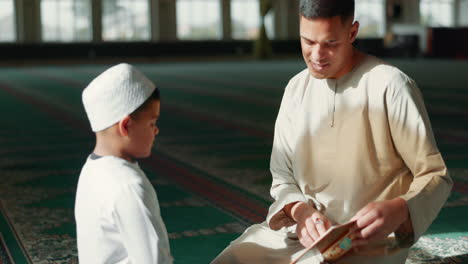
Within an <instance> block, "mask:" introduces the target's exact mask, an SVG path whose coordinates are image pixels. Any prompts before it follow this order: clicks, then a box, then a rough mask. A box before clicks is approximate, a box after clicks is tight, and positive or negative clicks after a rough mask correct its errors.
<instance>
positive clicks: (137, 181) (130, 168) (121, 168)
mask: <svg viewBox="0 0 468 264" xmlns="http://www.w3.org/2000/svg"><path fill="white" fill-rule="evenodd" d="M85 166H86V174H89V176H91V178H92V180H93V181H96V184H99V185H100V186H101V187H102V188H103V189H110V190H114V191H116V192H118V191H119V190H121V189H122V188H127V187H128V186H130V185H135V186H138V185H141V184H143V183H144V179H145V177H146V176H145V174H144V172H143V171H142V170H141V169H140V167H139V166H138V165H137V164H136V163H130V162H128V161H126V160H124V159H120V158H117V157H113V156H105V157H101V158H99V159H96V160H92V159H88V161H87V164H86V165H85Z"/></svg>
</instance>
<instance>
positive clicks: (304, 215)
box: [291, 202, 332, 247]
mask: <svg viewBox="0 0 468 264" xmlns="http://www.w3.org/2000/svg"><path fill="white" fill-rule="evenodd" d="M291 216H292V218H293V219H294V220H295V221H296V223H297V227H296V233H297V236H298V237H299V242H301V244H302V245H303V246H304V247H308V246H310V245H312V243H314V241H315V240H317V239H319V237H320V236H321V235H322V234H323V233H325V232H326V231H327V230H328V229H329V228H330V227H331V226H332V224H331V222H330V220H328V218H327V217H326V216H325V215H323V214H321V213H320V212H319V211H317V210H316V209H315V208H313V207H312V206H310V205H308V204H306V203H304V202H298V203H296V204H294V205H293V207H292V208H291Z"/></svg>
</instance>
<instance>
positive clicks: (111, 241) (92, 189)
mask: <svg viewBox="0 0 468 264" xmlns="http://www.w3.org/2000/svg"><path fill="white" fill-rule="evenodd" d="M75 218H76V226H77V240H78V256H79V261H80V263H86V264H92V263H106V264H111V263H119V264H124V263H125V264H129V263H132V264H155V263H158V264H159V263H162V264H166V263H172V257H171V254H170V248H169V241H168V237H167V231H166V227H165V225H164V222H163V221H162V219H161V215H160V209H159V202H158V199H157V196H156V192H155V190H154V188H153V186H152V185H151V183H150V182H149V180H148V178H147V177H146V175H145V173H144V172H143V171H142V170H141V169H140V167H139V166H138V164H137V163H130V162H128V161H126V160H123V159H120V158H117V157H112V156H105V157H101V158H98V159H91V158H88V160H87V161H86V163H85V165H84V166H83V169H82V171H81V174H80V178H79V182H78V189H77V194H76V202H75Z"/></svg>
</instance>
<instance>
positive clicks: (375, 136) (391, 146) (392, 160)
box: [213, 56, 452, 264]
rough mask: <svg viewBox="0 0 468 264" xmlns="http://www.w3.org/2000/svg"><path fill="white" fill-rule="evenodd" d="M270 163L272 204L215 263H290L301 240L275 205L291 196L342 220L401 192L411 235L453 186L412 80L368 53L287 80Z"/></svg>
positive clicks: (380, 259) (391, 259) (396, 258)
mask: <svg viewBox="0 0 468 264" xmlns="http://www.w3.org/2000/svg"><path fill="white" fill-rule="evenodd" d="M270 169H271V173H272V175H273V183H272V187H271V195H272V196H273V198H274V199H275V202H274V203H273V204H272V205H271V206H270V210H269V213H268V217H267V221H266V222H265V223H262V224H259V225H254V226H252V227H250V228H249V229H248V230H247V231H246V232H245V233H244V234H243V235H242V236H241V237H240V238H238V239H237V240H236V241H234V242H233V243H231V246H230V247H228V248H227V249H226V250H225V251H224V252H223V253H222V254H220V256H218V258H217V259H215V261H214V262H213V263H256V264H261V263H289V261H290V260H291V255H293V254H294V253H296V252H297V251H298V250H300V249H301V248H302V246H300V244H299V241H298V240H297V236H296V234H295V227H296V226H295V223H294V222H293V221H292V219H290V218H289V217H288V216H286V215H285V214H284V212H283V210H282V209H283V207H284V206H285V205H286V204H289V203H292V202H296V201H304V202H308V203H309V204H313V205H315V207H316V208H317V209H319V210H320V211H322V212H323V213H324V214H325V215H326V216H327V217H328V218H329V219H330V220H331V221H332V222H334V223H344V222H346V221H348V220H349V219H350V218H351V217H352V216H354V214H355V213H357V211H358V210H359V209H361V208H362V207H364V206H365V205H367V204H368V203H369V202H372V201H379V200H389V199H392V198H395V197H402V198H403V199H405V200H406V201H407V204H408V207H409V211H410V216H411V221H412V224H413V228H414V238H415V239H418V238H419V237H420V236H421V235H422V233H423V232H424V231H426V229H427V228H428V227H429V225H430V224H431V222H432V221H433V220H434V218H435V217H436V215H437V214H438V212H439V210H440V208H441V207H442V206H443V204H444V202H445V201H446V199H447V197H448V195H449V193H450V189H451V186H452V181H451V179H450V177H449V176H448V174H447V169H446V166H445V164H444V161H443V159H442V156H441V154H440V153H439V150H438V149H437V146H436V143H435V140H434V136H433V133H432V129H431V125H430V123H429V119H428V116H427V113H426V110H425V106H424V102H423V99H422V96H421V94H420V92H419V90H418V89H417V87H416V84H415V83H414V81H413V80H411V79H410V78H409V77H407V76H406V75H405V74H404V73H402V72H401V71H399V70H398V69H397V68H395V67H392V66H389V65H385V64H384V63H383V62H382V61H380V60H378V59H377V58H375V57H371V56H367V57H366V58H365V59H364V60H363V61H362V62H361V63H360V64H359V65H358V66H357V67H355V69H354V70H353V71H352V72H350V73H348V74H347V75H345V76H343V77H341V78H339V79H337V80H332V79H323V80H320V79H315V78H314V77H313V76H311V75H310V73H309V71H308V70H307V69H306V70H304V71H302V72H301V73H299V74H298V75H296V76H295V77H294V78H292V79H291V81H290V82H289V84H288V86H287V87H286V90H285V93H284V96H283V100H282V103H281V107H280V110H279V113H278V117H277V120H276V125H275V137H274V143H273V150H272V155H271V164H270ZM273 230H277V231H273ZM407 254H408V249H402V250H400V251H398V253H396V254H394V255H392V256H387V257H385V256H374V257H369V256H367V257H363V256H347V257H345V258H344V259H342V261H340V263H359V264H362V263H392V264H397V263H404V262H405V259H406V257H407ZM312 258H313V257H312ZM252 260H254V261H252ZM319 262H320V258H319V257H317V258H316V261H313V260H310V259H309V260H308V261H307V262H306V263H319Z"/></svg>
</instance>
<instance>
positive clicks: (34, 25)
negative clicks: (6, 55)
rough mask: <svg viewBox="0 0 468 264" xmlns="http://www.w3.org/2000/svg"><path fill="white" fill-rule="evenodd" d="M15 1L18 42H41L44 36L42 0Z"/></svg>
mask: <svg viewBox="0 0 468 264" xmlns="http://www.w3.org/2000/svg"><path fill="white" fill-rule="evenodd" d="M14 2H15V10H16V11H15V12H16V31H17V37H18V42H20V43H38V42H40V41H41V38H42V37H41V9H40V4H41V3H40V0H16V1H14Z"/></svg>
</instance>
